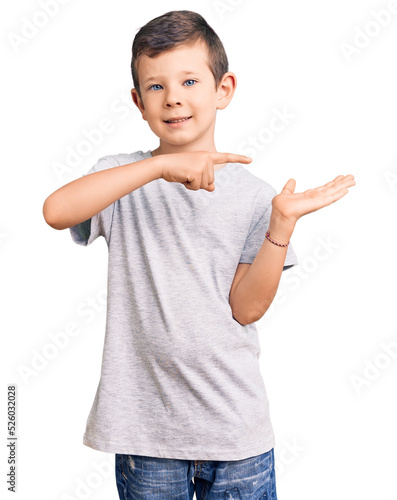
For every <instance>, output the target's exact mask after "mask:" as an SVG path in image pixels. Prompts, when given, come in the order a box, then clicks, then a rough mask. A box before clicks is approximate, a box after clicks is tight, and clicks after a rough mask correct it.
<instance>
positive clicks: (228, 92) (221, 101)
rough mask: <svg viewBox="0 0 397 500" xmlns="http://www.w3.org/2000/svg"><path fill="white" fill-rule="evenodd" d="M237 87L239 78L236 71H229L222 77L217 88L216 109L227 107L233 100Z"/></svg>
mask: <svg viewBox="0 0 397 500" xmlns="http://www.w3.org/2000/svg"><path fill="white" fill-rule="evenodd" d="M236 87H237V78H236V75H235V74H234V73H232V72H231V71H228V72H227V73H225V74H224V75H223V77H222V80H221V81H220V83H219V86H218V90H217V106H216V109H225V108H226V107H227V106H228V104H229V102H230V101H231V100H232V98H233V95H234V92H235V90H236Z"/></svg>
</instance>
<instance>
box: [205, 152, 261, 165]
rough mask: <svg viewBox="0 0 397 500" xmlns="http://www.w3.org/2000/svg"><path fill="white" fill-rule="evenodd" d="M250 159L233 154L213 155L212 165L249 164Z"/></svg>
mask: <svg viewBox="0 0 397 500" xmlns="http://www.w3.org/2000/svg"><path fill="white" fill-rule="evenodd" d="M251 161H252V158H250V157H249V156H245V155H237V154H234V153H214V163H251Z"/></svg>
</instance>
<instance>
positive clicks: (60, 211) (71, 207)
mask: <svg viewBox="0 0 397 500" xmlns="http://www.w3.org/2000/svg"><path fill="white" fill-rule="evenodd" d="M161 168H162V167H161V156H153V157H150V158H146V159H145V160H140V161H137V162H134V163H129V164H127V165H121V166H119V167H114V168H109V169H106V170H101V171H100V172H94V173H91V174H89V175H85V176H83V177H80V178H79V179H76V180H74V181H72V182H69V183H68V184H65V186H62V187H60V188H59V189H57V190H56V191H54V192H53V193H52V194H51V195H50V196H48V198H46V200H45V201H44V205H43V216H44V219H45V221H46V222H47V224H48V225H49V226H51V227H53V228H54V229H66V228H69V227H72V226H74V225H76V224H79V223H80V222H83V221H86V220H88V219H90V218H91V217H93V216H94V215H96V214H98V213H99V212H101V211H102V210H104V209H105V208H106V207H108V206H109V205H111V204H112V203H114V202H115V201H116V200H118V199H120V198H122V197H123V196H125V195H127V194H128V193H130V192H131V191H135V189H138V188H140V187H141V186H143V185H145V184H147V183H148V182H151V181H153V180H155V179H159V178H160V177H161V172H162V170H161Z"/></svg>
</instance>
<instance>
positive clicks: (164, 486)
mask: <svg viewBox="0 0 397 500" xmlns="http://www.w3.org/2000/svg"><path fill="white" fill-rule="evenodd" d="M115 469H116V482H117V489H118V492H119V497H120V498H121V499H122V500H144V499H145V500H192V499H193V494H194V492H196V497H197V500H218V499H221V498H222V499H230V500H232V499H237V500H245V499H248V498H249V499H251V500H277V494H276V475H275V469H274V448H272V449H271V450H269V451H268V452H266V453H263V454H262V455H258V456H255V457H251V458H246V459H244V460H238V461H231V462H223V461H200V460H176V459H170V458H157V457H145V456H140V455H122V454H118V453H116V456H115ZM193 478H194V483H193V482H192V479H193Z"/></svg>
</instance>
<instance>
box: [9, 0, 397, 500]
mask: <svg viewBox="0 0 397 500" xmlns="http://www.w3.org/2000/svg"><path fill="white" fill-rule="evenodd" d="M395 3H396V2H394V4H395ZM48 4H51V5H52V15H51V16H50V17H48V16H47V19H46V17H45V15H44V17H43V13H44V12H45V10H46V9H45V8H44V7H43V6H45V5H48ZM54 5H58V7H59V8H58V10H57V12H55V11H54V9H55V7H54ZM390 5H392V6H393V7H394V10H395V11H397V8H396V7H395V6H394V5H393V3H392V2H387V1H364V0H360V1H359V0H334V1H333V2H319V1H315V0H311V1H309V0H302V1H300V2H297V1H295V0H285V1H283V2H280V1H275V0H273V1H260V0H245V1H238V0H234V1H232V0H224V1H223V0H220V1H218V2H215V1H213V0H211V1H200V2H199V1H188V0H184V1H161V2H160V1H151V2H139V3H138V2H133V1H127V0H113V1H111V2H110V1H98V0H97V1H94V0H85V1H84V2H83V1H80V2H77V1H69V2H66V1H63V2H62V5H61V4H60V3H59V2H58V3H57V2H56V0H51V2H50V1H49V0H46V1H43V2H39V1H26V0H23V1H22V0H21V1H19V2H14V3H12V5H11V4H9V5H7V9H6V10H5V9H4V6H3V7H2V10H3V12H2V16H1V18H2V24H1V26H2V43H1V55H2V61H3V64H2V66H3V71H2V74H3V77H2V80H1V85H2V92H1V94H0V98H1V109H2V113H1V115H2V138H3V141H2V150H1V153H2V154H1V156H2V177H3V180H2V182H1V185H0V186H1V187H0V189H1V193H0V199H1V203H2V212H1V213H2V217H1V221H0V262H1V284H2V286H1V305H2V311H1V319H2V335H1V342H2V346H1V347H2V349H1V352H2V358H1V366H2V371H3V370H4V372H3V373H2V388H1V393H2V400H3V401H2V411H1V429H2V433H3V434H2V436H3V437H2V443H3V445H2V451H1V470H2V471H3V472H2V478H1V481H2V484H1V491H2V492H3V493H4V492H6V491H7V485H6V471H7V470H8V468H9V466H8V464H7V456H8V453H7V447H6V444H7V441H6V438H7V434H6V427H7V423H6V394H7V385H8V384H16V385H17V386H18V439H19V440H18V448H17V451H18V490H17V491H18V498H21V499H29V500H31V499H32V498H40V500H54V499H62V500H66V499H81V498H89V499H91V498H92V499H96V500H97V499H98V500H99V499H106V500H109V499H116V498H118V496H117V490H116V482H115V477H114V470H113V466H114V455H112V454H107V453H103V452H99V451H96V450H93V449H91V448H88V447H86V446H84V445H83V444H82V436H83V433H84V430H85V424H86V419H87V416H88V413H89V410H90V408H91V405H92V402H93V398H94V395H95V391H96V388H97V384H98V381H99V375H100V366H101V359H102V348H103V340H104V332H105V319H106V318H105V303H104V294H105V292H106V278H107V246H106V242H105V240H104V239H103V238H100V239H99V240H98V241H97V242H95V243H94V244H93V245H92V246H90V247H82V246H78V245H76V244H75V243H73V241H72V239H71V236H70V233H69V230H63V231H56V230H54V229H52V228H51V227H50V226H48V225H47V224H46V222H45V220H44V218H43V216H42V206H43V203H44V200H45V198H46V197H47V196H49V195H50V194H51V193H52V192H53V191H55V190H56V189H58V188H59V187H61V186H63V185H64V184H66V183H68V182H70V181H72V180H74V179H77V178H78V177H80V176H82V175H83V174H84V173H86V172H87V171H88V170H89V169H90V168H91V166H92V165H93V164H94V163H96V161H97V160H98V159H99V158H100V157H101V156H104V155H108V154H118V153H130V152H133V151H136V150H138V149H141V150H143V151H146V150H147V149H154V148H156V147H157V146H158V138H157V137H156V136H154V134H153V133H152V132H151V130H150V129H149V127H148V125H147V122H144V121H143V120H142V118H141V115H140V113H139V111H138V109H137V108H136V107H135V105H134V104H133V102H132V99H131V95H130V89H131V87H132V78H131V73H130V59H131V45H132V41H133V38H134V36H135V34H136V33H137V31H138V29H139V28H140V27H141V26H143V25H144V24H145V23H147V22H148V21H149V20H150V19H152V18H154V17H157V16H159V15H161V14H163V13H165V12H167V11H169V10H178V9H188V10H195V11H197V12H199V13H200V14H202V15H203V16H204V17H205V19H206V20H207V21H208V23H209V24H210V25H211V26H212V27H213V28H214V29H215V31H216V32H217V33H218V35H219V36H220V38H221V40H222V41H223V43H224V46H225V48H226V52H227V54H228V58H229V62H230V70H231V71H233V72H234V73H235V74H236V76H237V80H238V86H237V90H236V93H235V96H234V98H233V100H232V102H231V103H230V105H229V107H228V108H227V109H226V110H224V111H219V112H218V118H217V127H216V137H215V142H216V147H217V149H218V151H229V152H243V151H242V150H241V148H242V147H243V144H244V142H245V141H247V140H248V138H249V137H259V136H260V132H261V131H262V132H263V129H264V128H266V127H268V126H269V123H270V121H271V119H272V117H273V116H274V109H278V110H280V111H281V110H283V109H285V110H287V112H288V113H289V114H290V115H293V119H291V120H290V123H288V124H286V126H285V129H284V130H283V131H281V132H278V133H276V134H275V135H274V138H273V140H271V141H270V142H269V141H268V144H267V145H264V144H263V143H262V144H261V147H262V149H261V150H260V149H259V148H257V149H256V150H255V151H254V154H252V155H250V156H252V157H254V156H255V157H254V161H253V162H252V164H251V165H250V166H248V167H247V168H250V169H251V171H252V172H253V173H254V174H255V175H257V176H259V177H261V178H262V179H264V180H266V181H267V182H269V183H270V184H271V185H272V186H274V187H275V188H276V190H277V191H278V192H280V191H281V189H282V187H283V186H284V184H285V183H286V182H287V180H288V179H289V178H291V177H292V178H294V179H295V180H296V182H297V185H296V192H301V191H304V190H306V189H310V188H314V187H317V186H320V185H323V184H325V183H326V182H328V181H330V180H332V179H334V178H335V177H336V176H337V175H339V174H344V175H347V174H349V173H351V174H353V175H354V176H355V180H356V186H354V187H352V188H350V190H349V193H348V194H347V195H346V196H344V197H343V198H342V199H340V200H339V201H337V202H336V203H334V204H332V205H330V206H328V207H325V208H323V209H321V210H319V211H317V212H315V213H312V214H309V215H307V216H305V217H303V218H302V219H300V220H299V221H298V223H297V225H296V228H295V231H294V234H293V236H292V239H291V241H292V244H293V247H294V249H295V251H296V253H297V256H298V259H299V263H300V266H299V267H296V268H294V269H292V270H290V271H286V272H284V273H283V276H282V279H281V282H280V286H279V290H278V293H277V297H276V299H275V302H274V303H273V305H272V307H271V309H270V310H269V311H268V313H267V314H266V315H265V316H264V317H263V318H262V319H261V320H260V321H259V322H258V323H257V326H258V331H259V335H260V341H261V348H262V353H261V357H260V363H261V371H262V374H263V377H264V381H265V385H266V389H267V393H268V397H269V400H270V411H271V418H272V422H273V426H274V431H275V435H276V447H275V458H276V467H277V469H276V474H277V492H278V498H279V500H296V499H305V500H319V499H321V500H331V499H335V498H338V499H339V500H351V499H358V498H359V499H360V500H372V499H374V498H376V499H381V500H396V499H397V491H396V482H395V472H396V470H397V460H396V447H397V439H396V421H397V418H396V417H397V404H396V375H397V368H396V365H397V352H396V351H397V322H396V319H395V308H394V306H395V302H396V292H395V286H396V265H395V254H396V243H397V238H396V231H395V219H396V218H395V214H396V205H397V146H396V132H397V121H396V116H397V99H396V88H397V75H396V48H397V13H391V14H389V19H388V16H387V15H386V14H385V13H383V17H382V18H381V19H383V21H382V23H383V26H382V25H381V24H380V23H379V21H378V22H374V15H375V16H376V13H379V12H380V11H382V10H383V11H384V10H385V9H389V7H390ZM47 10H48V8H47ZM33 21H34V23H33ZM32 23H33V25H32ZM35 24H36V26H37V25H39V24H40V25H41V27H39V28H34V25H35ZM28 25H29V26H30V28H29V29H28V27H27V26H28ZM32 26H33V28H32ZM360 30H361V31H360ZM28 31H29V33H30V35H29V37H27V36H26V35H27V33H28ZM365 31H367V32H368V33H370V37H369V38H368V37H367V40H366V39H365V37H366V35H365ZM23 33H25V37H24V35H23ZM359 33H361V35H360V36H359ZM363 33H364V34H363ZM23 37H24V38H23ZM349 46H350V47H349ZM348 51H350V52H352V54H351V57H348V56H347V52H348ZM121 103H124V104H121ZM106 119H107V120H110V123H111V124H112V126H113V130H112V131H111V132H108V133H104V134H103V137H102V138H101V139H100V140H99V141H98V142H97V144H94V145H92V144H91V146H90V147H89V148H86V149H85V151H84V154H80V157H79V161H76V162H74V163H73V162H71V161H70V158H68V153H69V152H70V151H71V150H74V151H76V150H79V148H80V150H81V147H82V144H83V143H84V141H86V135H85V133H86V132H89V131H92V130H94V129H97V128H98V127H100V124H101V122H102V120H106ZM247 154H248V153H247ZM59 165H63V166H64V168H65V171H64V172H60V170H59ZM326 241H328V247H327V246H326V245H324V242H326ZM88 309H90V310H91V315H90V316H87V314H85V315H83V311H85V312H87V310H88ZM70 324H72V325H73V324H74V325H77V327H78V333H77V335H75V336H69V335H68V339H69V342H68V344H67V346H65V347H64V348H59V349H57V348H56V347H55V343H54V340H53V338H54V337H51V335H55V334H57V333H59V332H64V333H65V331H66V330H67V328H68V325H70ZM69 327H70V326H69ZM385 346H386V350H387V346H389V354H386V351H385ZM393 347H394V351H390V349H393ZM51 348H52V354H53V357H52V359H49V354H48V355H47V354H45V353H50V349H51ZM54 349H55V352H54ZM40 359H41V367H38V366H37V364H38V363H39V360H40ZM371 363H372V365H371ZM33 366H35V367H36V368H33ZM371 366H372V367H371ZM29 370H30V372H29ZM24 373H25V375H24ZM132 425H133V422H132ZM198 458H199V457H198ZM83 485H84V487H83ZM3 493H2V494H3ZM9 496H10V497H11V494H9Z"/></svg>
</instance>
